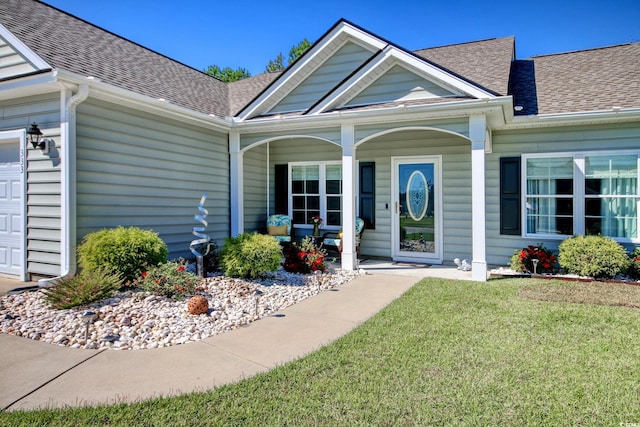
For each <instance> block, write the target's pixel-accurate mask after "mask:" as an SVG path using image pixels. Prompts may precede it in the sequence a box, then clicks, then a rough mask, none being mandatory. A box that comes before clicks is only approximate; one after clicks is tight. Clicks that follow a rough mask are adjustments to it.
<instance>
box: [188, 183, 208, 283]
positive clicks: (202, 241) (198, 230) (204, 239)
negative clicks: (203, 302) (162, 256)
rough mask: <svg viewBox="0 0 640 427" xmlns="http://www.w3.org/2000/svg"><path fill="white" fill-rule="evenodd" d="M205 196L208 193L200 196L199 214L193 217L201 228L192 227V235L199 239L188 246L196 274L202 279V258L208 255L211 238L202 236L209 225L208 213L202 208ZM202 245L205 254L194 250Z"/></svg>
mask: <svg viewBox="0 0 640 427" xmlns="http://www.w3.org/2000/svg"><path fill="white" fill-rule="evenodd" d="M207 196H208V193H203V194H202V197H201V198H200V203H198V211H199V212H200V213H199V214H198V215H195V216H194V218H195V220H196V221H198V222H199V223H200V224H202V227H200V226H196V227H193V232H192V234H193V235H194V236H196V237H199V239H195V240H192V241H191V244H190V245H189V250H191V253H192V254H194V255H195V256H196V260H197V273H198V276H199V277H204V257H205V256H206V255H207V254H208V253H209V249H210V247H211V246H210V245H209V242H210V241H211V238H210V237H209V236H208V235H206V234H204V230H205V229H206V228H207V225H209V223H208V222H207V219H206V218H207V215H209V211H208V210H206V209H205V208H204V202H205V201H206V200H207ZM203 244H204V247H205V252H204V253H201V252H200V251H199V250H198V249H196V247H198V246H201V245H203Z"/></svg>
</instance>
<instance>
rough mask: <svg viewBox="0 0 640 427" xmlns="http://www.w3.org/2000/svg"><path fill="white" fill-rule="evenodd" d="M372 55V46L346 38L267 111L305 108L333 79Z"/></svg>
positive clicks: (281, 111)
mask: <svg viewBox="0 0 640 427" xmlns="http://www.w3.org/2000/svg"><path fill="white" fill-rule="evenodd" d="M371 56H372V52H371V50H369V49H366V48H365V47H363V46H361V45H359V44H357V43H354V42H351V41H349V42H346V43H345V44H343V45H342V47H340V48H339V49H337V50H336V51H335V52H334V53H333V55H331V56H330V57H328V58H327V59H326V60H325V62H324V63H323V64H322V65H320V66H319V67H318V68H316V69H315V70H314V71H313V72H311V74H309V76H307V78H305V79H304V80H303V81H302V82H301V83H300V84H299V85H298V86H296V87H295V88H294V89H293V90H292V91H291V92H289V93H288V94H287V95H286V96H285V97H284V98H283V99H282V100H281V101H280V102H278V103H277V104H276V105H275V106H274V107H273V108H271V109H270V110H269V113H270V114H273V113H288V112H292V111H304V110H307V109H308V108H309V107H311V106H312V105H313V104H315V103H316V102H317V100H318V99H319V98H321V97H323V96H324V95H325V94H326V93H327V92H328V91H330V90H332V89H333V87H334V86H335V84H336V81H338V82H339V81H342V80H343V79H345V78H346V77H347V76H348V75H350V74H351V73H353V71H355V70H356V69H357V68H358V67H360V66H361V65H362V63H363V62H365V61H366V60H367V59H369V58H370V57H371Z"/></svg>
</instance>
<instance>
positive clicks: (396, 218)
mask: <svg viewBox="0 0 640 427" xmlns="http://www.w3.org/2000/svg"><path fill="white" fill-rule="evenodd" d="M411 163H432V164H433V165H434V179H435V183H434V184H435V185H434V204H435V208H434V224H433V228H434V230H433V231H434V240H435V248H434V249H435V252H434V253H432V254H430V253H424V252H407V251H401V250H400V235H399V234H400V233H399V231H400V215H399V205H400V204H401V203H402V201H400V200H398V197H399V195H398V185H399V177H398V167H399V166H400V165H401V164H411ZM391 258H392V259H393V260H394V261H404V262H425V263H430V264H442V260H443V238H442V156H440V155H435V156H402V157H391Z"/></svg>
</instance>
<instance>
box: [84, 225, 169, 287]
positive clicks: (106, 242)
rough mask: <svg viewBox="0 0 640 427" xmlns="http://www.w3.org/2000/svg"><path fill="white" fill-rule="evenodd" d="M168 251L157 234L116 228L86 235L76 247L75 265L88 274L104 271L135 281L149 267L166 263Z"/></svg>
mask: <svg viewBox="0 0 640 427" xmlns="http://www.w3.org/2000/svg"><path fill="white" fill-rule="evenodd" d="M168 254H169V250H168V249H167V245H166V244H165V243H164V242H163V241H162V239H161V238H160V237H159V236H158V234H157V233H154V232H153V231H148V230H142V229H140V228H137V227H129V228H124V227H117V228H112V229H105V230H101V231H96V232H94V233H90V234H87V235H86V236H85V237H84V239H83V241H82V244H81V245H80V246H79V247H78V264H79V265H80V267H81V268H82V269H83V270H87V271H88V272H91V271H96V270H98V269H104V270H106V271H107V272H111V273H119V274H120V276H121V277H122V280H124V281H127V282H128V281H133V280H135V279H136V278H137V277H138V276H139V275H140V273H142V272H143V271H144V270H145V269H146V268H147V267H148V266H153V265H158V264H160V263H162V262H166V261H167V256H168Z"/></svg>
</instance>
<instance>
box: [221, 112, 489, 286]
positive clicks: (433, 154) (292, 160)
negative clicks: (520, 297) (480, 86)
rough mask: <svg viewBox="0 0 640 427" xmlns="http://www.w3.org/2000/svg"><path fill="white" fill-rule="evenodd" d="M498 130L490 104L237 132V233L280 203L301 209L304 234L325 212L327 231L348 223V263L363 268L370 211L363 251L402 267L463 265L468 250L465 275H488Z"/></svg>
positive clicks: (298, 216) (257, 225)
mask: <svg viewBox="0 0 640 427" xmlns="http://www.w3.org/2000/svg"><path fill="white" fill-rule="evenodd" d="M489 135H490V133H489V131H488V129H487V123H486V118H485V116H484V115H482V114H478V115H471V116H467V117H463V118H456V119H452V120H446V121H445V120H439V121H425V120H421V121H413V122H407V123H402V124H398V123H387V124H378V123H376V124H371V123H369V124H362V125H359V124H353V123H343V124H341V125H340V126H332V127H326V128H321V129H313V128H305V129H291V130H286V129H282V130H280V131H278V132H260V133H257V132H255V133H253V132H247V133H245V132H242V133H241V132H237V133H232V134H231V136H230V153H231V172H232V173H231V201H232V203H231V209H232V213H231V224H232V230H231V233H232V235H237V234H239V233H242V232H245V231H249V232H251V231H258V232H261V231H263V230H264V229H265V223H266V219H267V217H268V216H269V215H270V214H275V213H278V214H286V215H288V216H290V217H291V218H292V219H293V222H294V228H295V230H296V236H297V237H299V238H301V237H302V236H304V235H308V234H311V232H312V230H313V225H312V222H311V218H313V217H314V216H320V217H322V218H323V228H322V230H321V231H322V232H324V231H338V230H341V231H342V254H341V257H340V266H341V268H343V269H348V270H354V269H357V268H359V267H361V266H362V265H363V263H362V262H359V260H358V256H357V253H358V251H357V250H356V233H355V223H356V218H363V219H364V220H365V223H366V226H365V232H364V235H363V238H362V242H361V245H360V253H361V254H362V258H367V259H374V258H375V259H378V260H380V259H387V260H391V261H392V262H394V263H395V268H396V269H398V268H399V269H400V270H402V269H403V268H404V266H405V265H430V266H437V265H444V266H447V267H449V268H452V266H453V269H454V270H456V267H455V266H454V264H453V260H454V258H460V259H468V260H469V261H470V263H471V264H472V266H473V269H472V272H465V273H467V274H465V276H467V275H469V276H470V277H471V278H472V279H473V280H481V281H484V280H486V277H487V263H486V257H485V206H484V200H485V185H484V181H485V170H484V167H485V162H484V159H485V151H488V150H489V149H490V138H489ZM402 263H405V265H403V264H402ZM391 265H393V264H389V266H391ZM376 268H377V267H376ZM430 268H432V267H430ZM426 270H427V269H424V268H423V269H418V271H426ZM429 270H430V269H429ZM431 271H435V269H434V270H430V271H429V273H430V272H431Z"/></svg>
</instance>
